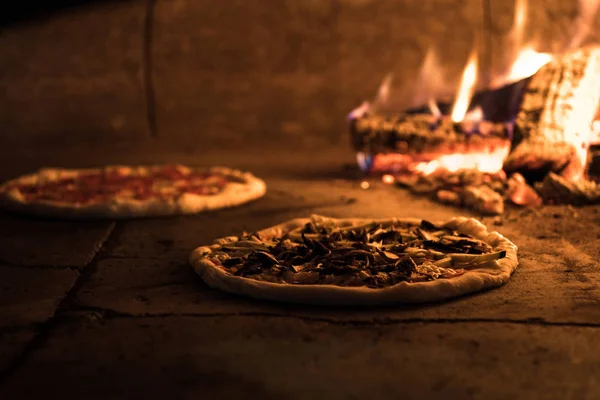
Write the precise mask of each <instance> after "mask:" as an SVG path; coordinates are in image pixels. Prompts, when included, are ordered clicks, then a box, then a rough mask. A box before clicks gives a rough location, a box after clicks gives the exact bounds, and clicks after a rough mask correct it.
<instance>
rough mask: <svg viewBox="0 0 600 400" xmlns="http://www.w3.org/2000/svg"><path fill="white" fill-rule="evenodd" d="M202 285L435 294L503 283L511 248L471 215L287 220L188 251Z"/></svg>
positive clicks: (244, 290) (271, 292)
mask: <svg viewBox="0 0 600 400" xmlns="http://www.w3.org/2000/svg"><path fill="white" fill-rule="evenodd" d="M190 263H191V264H192V266H193V267H194V269H195V271H196V272H197V273H198V274H199V275H200V276H201V277H202V279H204V281H205V282H206V283H207V284H208V285H209V286H211V287H213V288H217V289H221V290H224V291H227V292H231V293H235V294H241V295H247V296H251V297H255V298H260V299H267V300H276V301H285V302H294V303H306V304H325V305H327V304H332V305H384V304H400V303H425V302H433V301H441V300H445V299H449V298H452V297H457V296H461V295H464V294H467V293H471V292H476V291H480V290H483V289H485V288H491V287H496V286H500V285H502V284H504V283H505V282H506V281H508V279H509V277H510V275H511V274H512V272H513V271H514V270H515V269H516V267H517V264H518V260H517V246H515V245H514V244H513V243H512V242H510V241H509V240H508V239H506V238H505V237H504V236H502V235H501V234H499V233H497V232H488V230H487V228H486V227H485V226H484V225H483V224H481V223H480V222H479V221H477V220H475V219H473V218H465V217H459V218H453V219H451V220H449V221H447V222H438V223H432V222H428V221H426V220H420V219H386V220H367V219H333V218H326V217H322V216H313V217H311V218H303V219H295V220H291V221H288V222H286V223H283V224H281V225H277V226H274V227H271V228H268V229H265V230H262V231H259V232H256V233H251V234H248V233H244V234H243V235H241V236H240V237H236V236H232V237H226V238H221V239H217V240H216V241H215V243H214V244H213V245H211V246H203V247H199V248H197V249H195V250H194V251H193V252H192V253H191V255H190Z"/></svg>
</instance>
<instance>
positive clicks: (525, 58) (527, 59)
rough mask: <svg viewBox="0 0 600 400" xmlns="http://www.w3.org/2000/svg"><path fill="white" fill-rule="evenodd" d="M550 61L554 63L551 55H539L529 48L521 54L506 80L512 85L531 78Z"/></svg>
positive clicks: (524, 49) (531, 47)
mask: <svg viewBox="0 0 600 400" xmlns="http://www.w3.org/2000/svg"><path fill="white" fill-rule="evenodd" d="M550 61H552V55H551V54H548V53H538V52H537V51H535V50H534V49H533V46H527V47H525V48H523V49H522V50H521V51H520V52H519V54H518V55H517V57H516V59H515V61H514V62H513V64H512V66H511V67H510V71H509V73H508V76H506V78H504V80H505V82H506V83H510V82H516V81H520V80H521V79H525V78H529V77H530V76H532V75H534V74H535V73H536V72H538V71H539V69H540V68H542V67H543V66H544V65H546V64H548V63H549V62H550Z"/></svg>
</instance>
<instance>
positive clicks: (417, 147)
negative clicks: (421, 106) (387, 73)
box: [350, 114, 507, 159]
mask: <svg viewBox="0 0 600 400" xmlns="http://www.w3.org/2000/svg"><path fill="white" fill-rule="evenodd" d="M485 127H486V129H485V131H483V132H477V133H470V132H468V131H466V130H465V129H464V128H463V127H462V125H461V124H457V123H454V122H452V121H451V120H449V119H446V118H441V119H437V120H436V119H435V117H434V116H433V115H431V114H402V115H398V116H383V115H368V114H367V115H363V116H361V117H358V118H354V119H352V121H351V123H350V134H351V137H352V143H353V146H354V149H355V150H356V151H358V152H364V153H369V154H378V153H399V154H417V155H422V156H423V157H422V158H423V159H428V157H427V155H426V154H427V153H435V154H436V155H437V156H439V155H444V154H454V153H465V152H469V150H470V149H471V148H475V149H478V148H489V147H491V146H493V144H494V143H493V142H494V141H495V142H498V143H499V145H502V143H504V142H505V141H506V138H507V130H506V126H505V125H504V124H496V123H489V124H486V125H485ZM482 130H483V129H482ZM433 158H436V157H433ZM433 158H431V159H433Z"/></svg>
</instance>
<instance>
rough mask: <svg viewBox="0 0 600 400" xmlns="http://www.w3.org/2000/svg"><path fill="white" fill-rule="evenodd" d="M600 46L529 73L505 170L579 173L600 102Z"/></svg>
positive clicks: (582, 168)
mask: <svg viewBox="0 0 600 400" xmlns="http://www.w3.org/2000/svg"><path fill="white" fill-rule="evenodd" d="M598 76H600V48H598V47H588V48H583V49H580V50H577V51H575V52H572V53H569V54H567V55H564V56H562V57H558V58H555V59H554V60H553V61H551V62H550V63H548V64H546V65H545V66H543V67H542V68H540V70H539V71H538V72H537V73H536V74H535V75H534V76H533V77H532V78H531V80H530V81H529V84H528V85H527V87H526V90H525V93H524V94H523V100H522V103H521V107H520V111H519V113H518V114H517V119H516V122H515V129H514V137H513V150H512V152H511V154H510V155H509V156H508V158H507V159H506V161H505V163H504V169H505V170H506V171H507V172H516V171H519V172H526V171H528V170H546V171H554V172H556V173H561V174H563V175H564V176H568V177H569V178H573V179H579V178H580V177H581V176H582V175H583V172H584V167H585V157H586V153H587V146H588V144H589V140H590V137H591V127H592V122H593V120H594V116H595V115H596V111H597V109H598V105H599V103H600V79H598Z"/></svg>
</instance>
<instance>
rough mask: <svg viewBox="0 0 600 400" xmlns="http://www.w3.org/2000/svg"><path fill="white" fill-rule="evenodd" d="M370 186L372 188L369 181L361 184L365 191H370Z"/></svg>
mask: <svg viewBox="0 0 600 400" xmlns="http://www.w3.org/2000/svg"><path fill="white" fill-rule="evenodd" d="M370 186H371V185H369V182H367V181H362V182H361V183H360V187H361V189H365V190H367V189H368V188H369V187H370Z"/></svg>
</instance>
